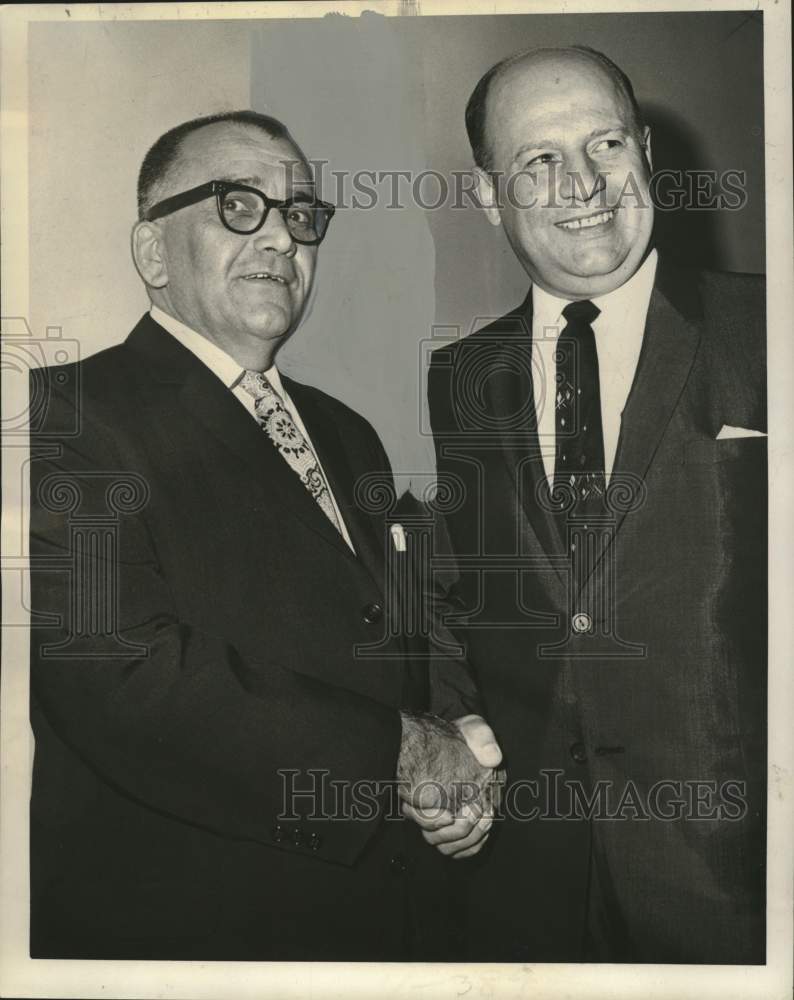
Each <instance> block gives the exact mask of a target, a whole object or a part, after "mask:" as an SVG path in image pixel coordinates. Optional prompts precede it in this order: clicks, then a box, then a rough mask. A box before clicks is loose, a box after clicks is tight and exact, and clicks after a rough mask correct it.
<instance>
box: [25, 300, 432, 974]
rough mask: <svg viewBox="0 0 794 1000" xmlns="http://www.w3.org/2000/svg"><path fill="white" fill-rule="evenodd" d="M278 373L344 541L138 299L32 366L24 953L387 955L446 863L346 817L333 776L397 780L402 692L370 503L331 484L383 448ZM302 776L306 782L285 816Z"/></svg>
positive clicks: (344, 780) (406, 690)
mask: <svg viewBox="0 0 794 1000" xmlns="http://www.w3.org/2000/svg"><path fill="white" fill-rule="evenodd" d="M285 385H286V387H287V390H288V392H289V393H290V395H291V397H292V398H293V400H294V401H295V404H296V406H297V407H298V409H299V411H300V414H301V416H302V418H303V420H304V422H305V424H306V426H307V428H308V429H309V433H310V436H311V438H312V441H313V443H314V445H315V448H316V450H317V452H318V454H319V457H320V459H321V461H322V463H323V467H324V469H325V472H326V475H327V477H328V479H329V481H330V485H331V488H332V489H333V492H334V495H335V497H336V499H337V501H338V503H339V505H340V507H341V510H342V514H343V517H344V519H345V522H346V524H347V526H348V529H349V532H350V535H351V536H352V539H353V543H354V545H355V548H356V553H357V555H354V554H353V553H352V552H351V551H350V549H349V548H348V546H347V545H346V543H345V542H344V540H343V539H342V537H341V536H340V535H339V534H338V532H337V531H336V530H335V529H334V528H333V526H332V525H331V524H330V523H329V521H328V520H327V518H326V517H325V515H324V514H323V513H322V511H321V509H320V508H319V506H318V505H317V504H316V503H315V501H314V500H313V499H312V497H311V496H310V495H309V493H308V491H307V490H306V489H305V488H304V486H303V485H302V484H301V483H300V481H299V480H298V478H297V476H296V475H295V474H294V472H292V470H291V469H289V467H288V466H287V464H286V463H285V462H284V460H283V459H282V458H281V457H280V456H279V455H278V454H277V452H276V451H275V449H274V448H273V446H272V444H271V443H270V442H269V441H268V439H267V437H266V436H265V435H264V433H263V432H262V431H261V429H260V428H259V427H258V426H257V424H256V422H255V421H254V420H253V419H252V418H251V417H250V415H249V414H248V413H246V412H245V410H244V409H243V407H242V406H241V405H240V403H239V402H238V401H237V400H236V399H234V398H233V396H232V394H231V393H230V392H229V391H228V390H227V389H226V388H225V387H223V386H222V385H221V383H220V382H219V381H218V380H217V378H216V377H215V376H214V375H213V374H212V373H211V372H210V371H209V369H207V368H206V367H205V366H204V365H203V364H202V363H201V362H199V361H198V359H197V358H195V356H194V355H193V354H192V353H191V352H189V351H188V350H186V349H185V348H184V347H182V346H181V345H180V344H179V343H178V342H177V341H176V340H175V339H174V338H172V337H171V336H170V335H169V334H168V333H166V332H165V331H164V330H163V329H162V328H160V327H159V326H158V325H157V324H156V323H155V322H154V321H153V320H151V318H149V317H148V316H146V317H144V318H143V319H142V320H141V321H140V323H139V324H138V325H137V327H136V328H135V329H134V330H133V332H132V333H131V335H130V336H129V338H128V339H127V341H126V342H125V343H124V344H122V345H120V346H117V347H113V348H111V349H109V350H106V351H103V352H102V353H100V354H98V355H96V356H94V357H91V358H89V359H87V360H86V361H84V362H82V363H80V364H78V365H73V366H65V367H63V368H58V369H47V370H43V371H41V372H39V373H37V375H36V378H35V379H34V390H35V392H34V399H35V400H37V401H39V403H41V404H42V405H37V408H34V409H35V412H34V413H33V416H32V421H33V425H34V426H33V430H32V434H31V447H32V458H33V461H32V464H31V497H32V512H31V556H32V566H33V574H32V604H33V611H34V618H33V623H34V625H35V626H36V628H35V629H34V631H33V634H32V696H33V697H32V719H33V726H34V732H35V738H36V752H35V764H34V778H33V795H32V803H31V824H32V829H31V852H32V854H31V893H32V919H31V954H33V955H34V956H36V957H79V958H165V959H169V958H191V959H271V958H272V959H338V960H341V959H372V960H375V959H396V958H403V957H406V954H407V953H406V940H407V935H408V934H409V933H410V932H411V928H413V929H414V930H413V933H416V930H415V927H416V925H415V924H414V923H411V921H410V920H409V917H410V913H409V910H410V907H411V901H412V899H416V898H418V889H417V884H416V882H417V880H418V884H419V885H420V886H422V885H424V886H430V885H432V880H433V878H435V877H436V876H438V877H441V878H442V879H443V878H445V877H446V874H447V873H448V871H449V869H448V867H445V866H448V865H449V864H450V862H447V861H446V860H445V859H443V858H441V856H440V855H439V854H438V852H436V851H433V850H432V849H430V848H429V847H427V846H426V845H424V844H423V843H422V842H421V841H420V839H419V836H418V831H417V830H416V828H415V827H414V826H413V824H407V823H405V822H404V821H402V820H401V819H399V813H398V811H396V810H395V809H391V813H392V819H391V820H388V821H386V820H384V819H383V815H382V814H383V812H384V810H386V811H389V809H390V806H389V801H388V799H387V800H383V799H382V797H381V796H380V793H379V790H378V788H376V787H374V785H371V786H368V787H365V788H363V789H361V788H360V789H359V799H358V801H359V809H358V814H357V816H358V818H350V816H351V814H350V808H351V801H352V804H353V805H355V803H356V801H357V800H356V799H355V798H354V799H352V800H351V799H350V798H349V796H350V794H351V791H350V790H351V788H352V787H353V786H354V784H355V783H356V782H361V781H364V782H371V783H374V782H381V783H387V782H389V781H391V780H392V779H393V778H394V777H395V769H396V762H397V758H398V753H399V748H400V737H401V725H400V717H399V711H398V710H399V709H400V708H401V707H402V706H405V707H423V706H422V705H417V704H416V703H415V697H414V696H415V694H416V681H417V665H416V664H414V665H413V666H412V667H410V669H409V668H408V667H406V662H407V661H406V654H407V653H408V652H410V650H409V649H408V647H407V645H406V642H407V640H406V641H404V639H403V638H402V637H401V636H400V635H399V634H396V632H395V630H394V629H393V628H392V625H391V623H390V616H389V607H390V606H391V605H390V600H391V596H393V595H390V594H387V590H389V588H388V587H387V585H386V580H387V569H386V563H385V552H386V549H385V545H386V544H387V542H388V534H387V524H386V519H385V515H386V513H387V510H386V507H384V506H383V505H382V504H381V505H380V508H378V509H376V507H377V505H375V506H372V505H371V511H370V512H367V510H364V509H362V507H361V501H360V498H359V500H357V499H356V497H355V495H354V484H355V483H356V481H357V480H359V478H360V477H362V476H366V475H371V474H372V473H373V472H381V473H383V474H384V475H385V476H386V477H389V476H390V472H389V465H388V461H387V458H386V455H385V453H384V451H383V448H382V446H381V444H380V442H379V440H378V438H377V436H376V435H375V433H374V431H373V430H372V429H371V427H370V426H369V425H368V424H367V423H366V421H364V420H363V419H362V418H361V417H359V416H358V415H357V414H355V413H353V412H352V411H351V410H350V409H348V408H347V407H346V406H344V405H343V404H341V403H340V402H338V401H337V400H335V399H332V398H331V397H329V396H327V395H325V394H324V393H322V392H320V391H319V390H317V389H312V388H309V387H306V386H302V385H299V384H297V383H295V382H293V381H291V380H289V379H285ZM376 493H377V491H376ZM386 506H388V505H386ZM378 643H380V646H379V653H380V654H381V655H379V656H376V657H369V658H366V655H364V656H361V655H357V653H356V652H355V650H356V647H366V646H372V645H373V644H378ZM359 652H361V651H359ZM363 652H364V654H366V650H364V651H363ZM409 674H410V675H412V676H409ZM419 680H420V681H421V677H419ZM411 682H412V683H413V689H412V688H411ZM420 697H421V696H420ZM412 699H413V700H412ZM282 771H283V772H294V774H292V775H290V774H289V773H287V774H286V775H282V774H280V772H282ZM310 771H314V772H315V773H314V775H311V774H309V773H307V772H310ZM312 782H314V783H315V787H316V788H318V789H319V788H321V787H322V788H323V789H324V793H323V794H324V795H325V798H322V797H321V796H319V795H316V796H314V797H313V798H308V797H304V798H303V799H299V800H297V801H296V802H295V804H294V809H293V810H290V809H289V808H285V788H286V787H287V786H288V785H289V784H290V783H293V784H294V786H295V787H296V788H299V789H306V788H307V787H309V786H310V785H311V783H312ZM323 782H325V783H324V784H323ZM332 782H337V783H338V785H337V788H338V789H339V790H338V791H337V792H336V793H334V791H333V786H332V785H331V783H332ZM342 785H344V786H346V788H347V792H346V793H343V792H342V791H341V786H342ZM343 794H346V795H347V796H348V798H345V799H343V797H342V796H343ZM362 796H363V800H362ZM381 806H382V807H383V808H381ZM337 810H339V812H338V813H337ZM313 813H315V814H316V817H313V816H312V814H313ZM283 814H286V818H282V815H283ZM323 815H325V816H326V817H328V816H330V817H331V818H322V817H323ZM394 816H397V819H394V818H393V817H394ZM337 817H338V818H337ZM419 847H421V848H423V850H422V851H419V852H418V853H417V855H416V857H415V858H414V859H412V852H413V851H414V849H415V848H419ZM439 866H440V867H439ZM429 898H430V905H429V906H428V907H427V909H425V910H423V913H425V914H426V915H427V916H429V918H430V922H431V925H433V924H434V925H435V926H436V927H439V928H443V927H446V926H447V921H446V917H445V916H444V914H445V912H446V911H445V910H444V907H445V906H446V904H447V901H448V900H446V899H445V895H444V894H443V893H435V903H434V902H433V901H432V900H433V894H432V893H431V895H430V897H429ZM439 907H440V909H439ZM420 936H421V932H420ZM431 950H432V949H431ZM434 957H446V956H445V954H444V952H443V948H442V950H441V951H440V952H438V953H436V954H435V956H434Z"/></svg>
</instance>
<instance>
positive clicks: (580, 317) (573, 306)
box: [562, 299, 601, 326]
mask: <svg viewBox="0 0 794 1000" xmlns="http://www.w3.org/2000/svg"><path fill="white" fill-rule="evenodd" d="M600 313H601V310H600V309H599V308H598V306H594V305H593V303H592V302H591V301H590V299H580V300H579V301H578V302H569V303H568V305H567V306H566V307H565V308H564V309H563V311H562V314H563V316H564V317H565V318H566V320H567V321H568V322H569V323H584V324H586V325H587V326H589V325H590V324H591V323H592V322H593V320H594V319H595V318H596V317H597V316H599V315H600Z"/></svg>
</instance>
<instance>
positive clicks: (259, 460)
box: [128, 314, 353, 558]
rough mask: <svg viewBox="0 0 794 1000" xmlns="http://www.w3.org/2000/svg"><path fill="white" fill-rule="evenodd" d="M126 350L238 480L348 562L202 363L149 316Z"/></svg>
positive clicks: (313, 506) (334, 534)
mask: <svg viewBox="0 0 794 1000" xmlns="http://www.w3.org/2000/svg"><path fill="white" fill-rule="evenodd" d="M128 345H129V346H130V347H131V348H132V349H133V350H135V351H138V352H139V353H142V354H145V355H146V356H147V358H148V360H149V362H150V366H151V370H152V375H153V378H155V379H156V380H157V381H159V382H161V383H165V384H168V385H169V386H170V387H171V390H172V391H173V392H174V393H176V394H177V397H178V399H179V402H180V403H181V404H182V406H183V407H184V408H185V409H186V410H187V412H188V413H189V414H190V416H191V418H192V419H194V420H195V421H196V422H197V423H199V424H200V425H201V427H202V430H203V431H206V432H207V433H209V434H211V435H212V436H213V437H215V438H216V439H217V440H219V441H220V442H221V444H222V445H223V446H224V448H225V449H227V450H228V451H229V452H231V453H232V454H234V455H236V456H237V457H238V458H239V459H240V460H241V462H242V463H243V464H242V468H243V469H244V472H243V473H242V474H244V475H247V476H249V477H250V478H251V480H252V482H255V483H257V484H259V485H260V487H261V488H262V489H264V490H265V491H266V493H267V495H268V498H269V499H270V500H271V502H272V504H273V506H274V507H275V508H276V509H277V510H279V511H280V512H282V513H283V516H284V517H292V516H295V517H298V518H299V519H300V520H301V521H302V522H303V524H304V525H305V526H306V527H307V528H309V529H310V530H311V531H313V532H315V533H316V534H317V535H319V536H320V537H321V538H323V539H324V540H325V541H327V542H329V543H330V544H332V545H335V546H336V547H337V548H338V549H339V550H340V551H341V552H342V553H344V554H346V555H347V556H349V557H350V558H353V554H352V552H351V551H350V548H349V546H348V545H347V543H346V542H345V540H344V538H342V536H341V535H340V534H339V532H338V531H337V530H336V528H334V526H333V525H332V524H331V522H330V521H329V520H328V518H327V517H326V516H325V514H324V513H323V512H322V510H321V508H320V507H319V505H318V504H317V502H316V501H315V500H314V499H313V498H312V496H311V494H310V493H309V491H308V490H307V489H306V487H305V486H304V485H303V484H302V483H301V481H300V480H299V479H298V477H297V476H296V475H295V473H294V472H293V471H292V469H291V468H290V467H289V466H288V465H287V463H286V462H285V461H284V459H283V458H282V457H281V456H280V455H279V454H278V452H277V451H276V449H275V448H274V447H273V445H272V443H271V442H270V441H269V439H268V438H267V435H266V434H265V433H264V432H263V430H262V428H261V427H260V426H259V425H258V424H257V423H256V421H255V420H253V419H252V417H251V415H250V414H249V413H247V412H246V410H245V408H244V407H243V406H242V405H241V403H240V402H239V400H237V399H236V398H235V397H234V395H233V394H232V392H231V391H230V390H229V389H228V388H227V387H226V386H224V385H223V383H222V382H221V381H220V380H219V379H218V378H217V377H216V376H215V375H214V374H213V373H212V372H211V371H210V370H209V368H207V366H206V365H205V364H204V363H203V362H201V361H199V359H198V358H197V357H196V356H195V355H194V354H193V353H192V352H191V351H189V350H188V349H187V348H186V347H183V346H182V344H180V343H179V342H178V341H177V340H176V339H175V338H174V337H172V336H171V335H170V334H169V333H168V332H167V331H166V330H164V329H163V328H162V327H161V326H160V325H159V324H158V323H156V322H155V321H154V320H153V319H152V318H151V317H150V316H149V315H148V314H147V315H146V316H144V317H143V319H141V321H140V322H139V323H138V325H137V326H136V327H135V329H134V330H133V331H132V333H131V334H130V336H129V338H128ZM311 433H313V432H311Z"/></svg>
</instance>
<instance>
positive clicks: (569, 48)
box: [472, 45, 644, 161]
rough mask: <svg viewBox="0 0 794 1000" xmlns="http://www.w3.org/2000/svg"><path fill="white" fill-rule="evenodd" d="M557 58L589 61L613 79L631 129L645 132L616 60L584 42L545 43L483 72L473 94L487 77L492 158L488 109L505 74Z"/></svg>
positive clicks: (485, 115) (485, 134)
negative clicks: (520, 67) (520, 66)
mask: <svg viewBox="0 0 794 1000" xmlns="http://www.w3.org/2000/svg"><path fill="white" fill-rule="evenodd" d="M555 57H556V58H557V59H559V60H560V61H561V62H562V61H565V62H569V63H571V62H579V63H589V64H590V65H592V66H595V67H597V68H598V69H600V70H601V73H602V75H603V76H605V77H606V78H607V79H608V80H609V81H610V83H611V84H612V87H613V89H614V91H615V93H616V94H617V95H619V97H620V100H621V101H622V103H623V104H624V105H625V107H626V109H627V111H628V114H629V118H630V122H631V126H632V128H633V129H634V130H635V131H636V133H637V135H640V134H641V133H642V130H643V124H644V123H643V121H642V116H641V112H640V109H639V106H638V104H637V99H636V97H635V96H634V91H633V87H632V84H631V80H629V78H628V76H627V75H626V74H625V73H624V71H623V70H622V69H621V68H620V67H619V66H618V65H617V63H614V62H613V61H612V60H611V59H609V57H608V56H606V55H604V53H602V52H599V51H598V50H596V49H591V48H588V47H587V46H584V45H543V46H538V47H536V48H531V49H524V50H522V51H521V52H516V53H515V54H514V55H512V56H508V57H507V58H505V59H503V60H502V61H501V62H498V63H496V64H495V65H494V66H492V67H491V69H490V70H489V71H488V73H486V74H485V75H484V77H483V78H482V79H481V80H480V82H479V83H478V84H477V87H476V88H475V90H474V92H473V93H472V96H474V93H476V91H477V88H479V87H480V86H481V84H482V83H483V81H485V80H486V79H487V88H486V92H485V95H484V108H483V122H482V138H483V144H484V147H485V150H486V151H487V158H488V160H489V161H490V159H491V144H490V140H489V136H488V118H489V113H488V112H489V106H490V103H491V100H492V98H493V94H494V91H495V89H496V88H497V87H498V85H499V83H500V82H501V81H502V79H503V78H504V76H505V75H506V74H507V73H509V72H510V70H511V69H514V68H515V67H516V66H518V65H519V64H521V63H524V64H525V65H528V66H531V65H532V64H533V63H535V62H536V63H542V62H544V61H552V60H553V59H554V58H555Z"/></svg>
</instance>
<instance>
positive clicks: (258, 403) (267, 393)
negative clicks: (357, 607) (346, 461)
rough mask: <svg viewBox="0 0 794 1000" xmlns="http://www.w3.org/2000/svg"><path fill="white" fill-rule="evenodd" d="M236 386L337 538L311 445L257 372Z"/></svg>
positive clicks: (333, 514)
mask: <svg viewBox="0 0 794 1000" xmlns="http://www.w3.org/2000/svg"><path fill="white" fill-rule="evenodd" d="M240 385H241V386H242V388H243V389H245V391H246V392H247V393H249V395H251V396H253V397H254V411H255V413H256V418H257V420H258V421H259V423H260V425H261V427H262V429H263V430H264V432H265V433H266V434H267V436H268V437H269V438H270V440H271V441H272V442H273V444H274V446H275V448H276V451H278V452H279V454H280V455H281V457H282V458H283V459H284V460H285V462H286V463H287V465H288V466H289V467H290V468H291V469H292V470H293V472H295V473H296V474H297V476H298V478H299V479H300V481H301V482H302V483H303V485H304V486H305V487H306V489H307V490H308V491H309V493H311V495H312V496H313V497H314V499H315V500H316V501H317V503H318V504H319V505H320V508H321V509H322V511H323V513H324V514H325V516H326V517H327V518H328V520H329V521H330V522H331V524H332V525H333V526H334V527H335V528H336V530H337V531H338V532H339V533H340V534H341V533H342V531H341V528H340V526H339V519H338V518H337V516H336V511H335V509H334V505H333V502H332V500H331V494H330V493H329V491H328V484H327V483H326V481H325V476H324V475H323V472H322V469H321V468H320V465H319V463H318V461H317V458H316V457H315V454H314V452H313V451H312V449H311V445H310V444H309V442H308V441H307V440H306V438H305V437H304V436H303V434H301V432H300V429H299V428H298V426H297V424H296V423H295V421H294V420H293V419H292V415H291V414H290V412H289V410H288V409H287V408H286V407H285V406H284V402H283V400H282V399H281V396H279V394H278V393H277V392H276V390H275V389H274V388H273V386H272V385H271V384H270V382H268V380H267V378H266V377H265V376H264V375H263V374H262V373H261V372H250V371H247V372H245V373H244V374H243V377H242V378H241V379H240Z"/></svg>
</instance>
